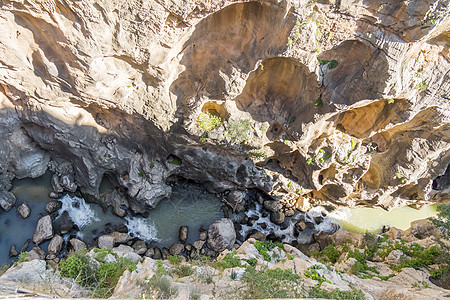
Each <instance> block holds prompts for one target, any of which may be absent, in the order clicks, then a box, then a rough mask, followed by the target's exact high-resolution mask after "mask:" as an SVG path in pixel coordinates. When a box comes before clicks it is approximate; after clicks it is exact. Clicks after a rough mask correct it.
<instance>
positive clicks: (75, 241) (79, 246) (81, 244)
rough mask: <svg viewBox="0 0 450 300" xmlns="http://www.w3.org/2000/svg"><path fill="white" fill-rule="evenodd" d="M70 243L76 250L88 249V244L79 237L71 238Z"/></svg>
mask: <svg viewBox="0 0 450 300" xmlns="http://www.w3.org/2000/svg"><path fill="white" fill-rule="evenodd" d="M69 243H70V245H71V246H72V249H73V250H74V251H75V252H76V251H79V250H84V249H87V247H86V244H85V243H84V242H83V241H81V240H79V239H75V238H74V239H70V241H69Z"/></svg>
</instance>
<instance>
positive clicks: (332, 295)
mask: <svg viewBox="0 0 450 300" xmlns="http://www.w3.org/2000/svg"><path fill="white" fill-rule="evenodd" d="M308 297H310V298H322V299H339V300H364V299H366V298H365V296H364V293H363V292H362V291H361V290H350V291H341V290H340V289H335V290H333V291H331V292H328V291H326V290H322V289H320V287H318V286H314V287H312V288H311V289H310V290H309V293H308Z"/></svg>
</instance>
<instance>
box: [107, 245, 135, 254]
mask: <svg viewBox="0 0 450 300" xmlns="http://www.w3.org/2000/svg"><path fill="white" fill-rule="evenodd" d="M112 251H113V252H114V253H116V254H117V255H118V256H119V257H122V256H124V255H125V254H126V253H128V252H134V249H133V248H132V247H130V246H126V245H119V246H118V247H114V248H112Z"/></svg>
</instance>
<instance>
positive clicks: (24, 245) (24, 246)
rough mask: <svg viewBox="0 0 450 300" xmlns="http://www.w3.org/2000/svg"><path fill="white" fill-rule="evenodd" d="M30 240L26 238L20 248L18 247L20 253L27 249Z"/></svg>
mask: <svg viewBox="0 0 450 300" xmlns="http://www.w3.org/2000/svg"><path fill="white" fill-rule="evenodd" d="M30 242H31V240H30V239H28V240H26V241H25V243H23V246H22V248H20V253H22V252H25V251H27V249H28V246H29V245H30Z"/></svg>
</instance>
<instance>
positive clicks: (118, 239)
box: [109, 231, 131, 245]
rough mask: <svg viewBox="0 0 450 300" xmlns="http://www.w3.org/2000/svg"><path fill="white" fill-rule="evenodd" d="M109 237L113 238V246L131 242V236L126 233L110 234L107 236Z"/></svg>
mask: <svg viewBox="0 0 450 300" xmlns="http://www.w3.org/2000/svg"><path fill="white" fill-rule="evenodd" d="M109 236H112V237H113V238H114V244H115V245H117V244H125V243H127V242H128V241H130V240H131V236H129V235H128V234H127V233H123V232H117V231H115V232H112V233H110V234H109Z"/></svg>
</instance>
